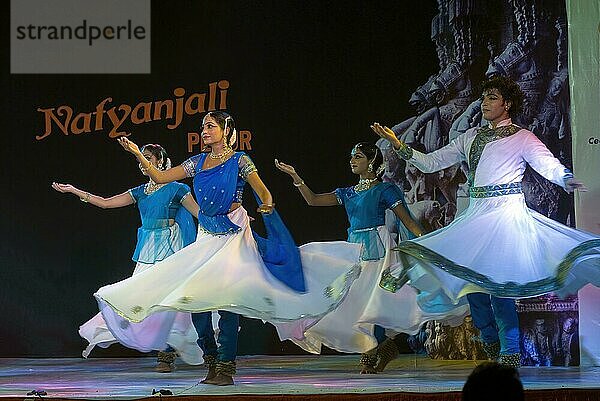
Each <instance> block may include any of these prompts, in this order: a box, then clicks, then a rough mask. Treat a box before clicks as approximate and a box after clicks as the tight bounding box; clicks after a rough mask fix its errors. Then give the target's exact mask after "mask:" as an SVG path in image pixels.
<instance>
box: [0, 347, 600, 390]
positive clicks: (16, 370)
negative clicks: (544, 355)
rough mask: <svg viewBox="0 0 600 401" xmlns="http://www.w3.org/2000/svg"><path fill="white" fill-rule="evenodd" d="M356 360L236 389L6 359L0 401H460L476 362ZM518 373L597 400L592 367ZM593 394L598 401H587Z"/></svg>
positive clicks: (127, 362)
mask: <svg viewBox="0 0 600 401" xmlns="http://www.w3.org/2000/svg"><path fill="white" fill-rule="evenodd" d="M357 361H358V356H357V355H344V356H312V355H310V356H250V357H240V358H239V359H238V374H237V375H236V376H235V381H236V386H229V387H216V386H210V385H204V384H200V383H199V380H201V379H202V378H204V375H205V373H206V370H205V369H204V368H202V367H194V366H187V365H185V364H183V363H181V362H180V363H178V365H177V370H176V371H175V372H173V373H167V374H165V373H162V374H161V373H155V372H154V371H153V367H154V364H155V359H154V358H123V359H115V358H101V359H95V358H92V359H88V360H84V359H76V358H68V359H8V358H7V359H0V397H10V398H18V399H20V400H23V399H24V398H27V397H26V394H27V393H28V392H30V391H31V390H43V391H46V393H47V395H46V396H44V398H61V399H65V398H68V399H98V400H100V399H139V398H145V397H149V396H151V395H152V390H153V389H156V390H158V389H168V390H170V391H172V392H173V395H175V396H187V397H193V398H196V399H199V398H204V397H208V396H212V397H210V398H215V399H218V398H220V397H219V396H231V395H234V394H237V395H238V396H237V398H240V397H239V395H255V396H258V395H263V396H265V395H267V396H269V395H272V397H269V399H282V398H281V396H284V395H289V396H292V397H288V398H294V399H298V398H297V397H293V395H309V394H310V395H314V396H316V397H310V398H322V397H319V395H325V394H330V395H334V394H335V395H337V399H340V398H343V397H340V396H341V395H342V394H347V395H355V396H357V395H359V394H362V396H363V397H359V398H356V397H352V398H353V399H361V400H362V399H367V398H371V396H372V395H374V394H380V395H384V394H387V396H388V399H392V398H389V396H391V395H392V394H394V393H396V394H398V393H419V394H430V395H431V396H433V395H435V394H440V395H441V394H443V393H446V397H445V398H444V399H460V395H459V394H458V393H459V392H460V390H461V389H462V386H463V384H464V382H465V380H466V378H467V376H468V375H469V373H470V372H471V370H472V369H473V367H475V366H476V364H477V363H478V362H476V361H434V360H431V359H429V358H427V357H423V356H413V355H401V356H400V358H398V359H396V360H395V361H393V362H392V363H390V365H388V368H387V369H386V371H385V372H383V373H380V374H377V375H360V374H358V366H357ZM520 373H521V378H522V381H523V384H524V387H525V389H526V390H557V389H586V390H591V391H585V393H586V394H588V396H587V399H600V368H598V367H593V368H579V367H570V368H561V367H551V368H533V367H525V368H521V369H520ZM432 393H433V394H432ZM448 393H450V394H448ZM533 393H535V391H533ZM593 394H596V395H597V396H598V398H594V397H592V398H589V396H590V395H593ZM414 395H415V396H417V394H414ZM448 396H449V397H448ZM187 397H186V398H187ZM30 398H31V397H30ZM249 398H258V397H249ZM260 398H262V397H260ZM304 398H306V397H304ZM393 399H398V398H395V397H394V398H393ZM414 399H421V398H418V397H417V398H414ZM528 399H531V398H530V397H528ZM563 399H571V398H570V397H568V398H563Z"/></svg>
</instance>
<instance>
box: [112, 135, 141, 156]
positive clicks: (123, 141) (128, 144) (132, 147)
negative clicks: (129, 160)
mask: <svg viewBox="0 0 600 401" xmlns="http://www.w3.org/2000/svg"><path fill="white" fill-rule="evenodd" d="M117 141H118V142H119V145H121V146H122V147H123V149H125V150H126V151H127V152H129V153H133V154H134V155H138V154H140V153H141V152H140V148H139V147H138V146H137V145H136V144H135V143H133V142H132V141H130V140H129V139H127V138H126V137H124V136H122V137H120V138H119V139H117Z"/></svg>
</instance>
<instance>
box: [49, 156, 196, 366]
mask: <svg viewBox="0 0 600 401" xmlns="http://www.w3.org/2000/svg"><path fill="white" fill-rule="evenodd" d="M141 152H142V154H143V155H144V157H146V158H147V159H148V160H149V162H150V163H151V164H152V166H154V168H156V169H158V170H166V169H168V168H169V167H170V160H169V158H168V156H167V152H166V151H165V150H164V149H163V147H162V146H160V145H155V144H149V145H145V146H143V147H142V150H141ZM142 173H143V174H144V175H146V173H145V170H144V169H142ZM52 187H53V188H54V189H55V190H57V191H59V192H63V193H72V194H74V195H76V196H78V197H79V198H80V199H81V200H82V201H83V202H86V203H90V204H92V205H94V206H97V207H100V208H102V209H112V208H118V207H124V206H128V205H131V204H136V205H137V207H138V209H139V212H140V218H141V220H142V226H141V227H140V228H139V229H138V233H137V244H136V247H135V251H134V253H133V257H132V259H133V261H134V262H136V267H135V270H134V272H133V274H139V273H140V272H142V271H144V270H147V269H149V268H151V267H152V266H153V265H154V264H155V263H156V262H158V261H161V260H163V259H165V258H166V257H168V256H169V255H172V254H173V253H174V252H176V251H178V250H179V249H181V248H183V247H184V246H186V245H188V244H190V243H191V242H193V241H194V239H195V236H196V225H195V224H194V222H193V219H192V214H194V215H195V214H197V213H198V204H197V203H196V201H194V199H193V198H192V196H191V194H190V188H189V187H188V186H187V185H185V184H181V183H179V182H172V183H170V184H167V185H164V184H156V183H155V182H154V181H152V180H150V181H149V182H148V183H146V184H142V185H140V186H138V187H135V188H132V189H130V190H128V191H127V192H124V193H122V194H120V195H115V196H112V197H110V198H103V197H101V196H98V195H93V194H91V193H89V192H86V191H82V190H80V189H77V188H75V187H74V186H72V185H69V184H59V183H53V184H52ZM114 320H118V317H115V318H114V319H111V320H110V322H113V321H114ZM158 327H161V328H160V329H157V328H158ZM157 331H161V332H165V331H166V332H168V333H169V336H168V338H167V340H166V344H165V343H164V342H160V341H159V342H158V343H157V342H156V335H157ZM79 334H80V335H81V336H82V337H83V338H84V339H86V340H87V341H88V343H89V345H88V347H87V348H86V349H85V350H84V351H83V356H84V357H86V358H87V356H88V355H89V354H90V352H91V351H92V349H93V348H94V346H96V345H98V346H100V347H102V348H106V347H108V346H109V345H110V344H113V343H115V342H117V341H118V342H120V343H121V344H123V345H125V346H127V347H130V348H134V349H137V350H139V351H142V352H148V351H151V350H161V351H162V350H165V348H166V347H167V344H168V345H169V348H167V349H166V351H165V352H159V356H158V365H157V366H156V370H157V371H159V372H170V371H171V370H172V369H173V366H174V361H175V350H176V351H177V352H178V353H179V354H180V355H181V357H182V359H183V360H184V361H185V362H187V363H190V364H201V363H202V357H201V355H202V354H201V352H200V349H199V348H198V345H197V344H196V340H197V339H198V335H197V334H196V330H195V329H194V327H193V325H192V320H191V316H190V314H189V313H172V312H169V313H162V314H158V315H156V316H153V318H152V319H149V320H146V321H144V322H143V323H139V324H126V325H125V326H122V325H121V324H118V325H114V324H113V325H109V326H108V327H107V322H105V320H104V319H103V318H102V315H101V314H100V313H98V314H97V315H96V316H94V317H93V318H92V319H91V320H89V321H88V322H86V323H84V324H83V325H82V326H81V327H80V328H79ZM115 337H116V338H115ZM173 348H174V349H173Z"/></svg>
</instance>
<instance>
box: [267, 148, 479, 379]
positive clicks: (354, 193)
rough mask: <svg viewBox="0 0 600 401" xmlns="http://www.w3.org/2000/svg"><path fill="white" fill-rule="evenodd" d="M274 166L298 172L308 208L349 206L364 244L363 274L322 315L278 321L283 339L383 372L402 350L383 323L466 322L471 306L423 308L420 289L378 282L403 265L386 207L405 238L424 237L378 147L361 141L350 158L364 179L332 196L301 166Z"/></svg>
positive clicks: (406, 328)
mask: <svg viewBox="0 0 600 401" xmlns="http://www.w3.org/2000/svg"><path fill="white" fill-rule="evenodd" d="M275 165H276V167H277V168H278V169H280V170H281V171H283V172H284V173H287V174H288V175H290V176H291V177H292V179H293V183H294V186H295V187H297V188H298V190H299V191H300V193H301V195H302V197H303V198H304V199H305V200H306V203H308V204H309V205H311V206H336V205H343V206H344V208H345V209H346V213H347V215H348V220H349V222H350V228H348V241H349V242H353V243H357V244H361V245H362V254H361V259H362V271H361V274H360V277H359V278H358V279H357V280H356V281H354V283H353V284H352V287H351V288H350V291H349V292H348V295H347V296H346V298H345V299H344V301H343V302H342V303H341V304H340V305H339V306H338V307H337V308H336V309H335V310H334V311H332V312H330V313H329V314H327V315H325V316H324V317H323V318H321V319H318V320H316V319H312V320H311V319H304V320H299V321H296V322H293V323H284V324H277V325H276V327H277V329H278V332H279V335H280V337H281V338H282V339H291V340H292V341H293V342H295V343H296V344H298V345H299V346H301V347H302V348H303V349H305V350H306V351H309V352H313V353H319V352H320V351H321V345H322V344H324V345H326V346H328V347H330V348H334V349H336V350H338V351H341V352H361V353H363V355H362V357H361V360H360V363H361V366H362V371H361V373H376V372H377V371H381V370H383V368H384V367H385V365H386V364H387V363H388V362H389V361H390V360H392V359H393V358H394V357H395V356H396V355H397V354H398V349H397V346H396V344H395V343H394V341H392V340H391V339H389V340H386V341H385V342H384V340H385V330H384V328H385V329H389V330H390V331H392V332H406V333H411V334H414V333H416V332H417V331H418V330H419V328H420V326H421V324H422V323H424V322H425V321H427V320H433V319H446V320H451V319H452V320H456V323H460V322H462V318H463V316H464V315H465V314H466V313H467V312H468V309H467V307H466V306H464V305H463V306H461V307H455V306H454V305H445V306H444V305H438V306H439V310H438V311H437V312H436V313H425V312H423V311H422V310H421V309H420V308H419V307H418V306H417V293H416V292H415V291H414V290H413V289H412V288H411V287H409V286H404V287H403V288H402V289H401V290H400V291H399V292H397V293H390V292H387V291H385V290H383V289H382V288H380V287H379V285H378V284H379V279H380V276H381V274H382V272H383V271H385V270H387V269H389V268H390V267H391V266H396V265H397V264H398V263H399V261H398V259H397V254H396V252H394V251H393V250H392V248H394V247H395V246H396V241H395V240H394V239H393V238H392V235H391V234H390V231H389V230H388V228H387V227H386V225H385V217H386V210H390V211H392V212H393V214H394V217H395V219H397V220H399V221H398V228H399V230H398V231H399V237H400V238H399V239H398V240H399V241H401V240H405V239H409V238H415V237H418V236H421V234H422V230H421V227H420V226H419V224H418V223H417V222H416V221H415V220H414V219H413V218H412V216H411V214H410V212H409V211H408V208H407V207H406V203H405V202H404V194H403V193H402V190H401V189H400V188H398V187H397V186H396V185H394V184H392V183H389V182H382V181H381V178H380V177H381V176H382V175H383V172H384V169H385V168H384V160H383V156H382V154H381V151H380V150H379V149H378V148H377V146H375V145H374V144H371V143H366V142H361V143H358V144H357V145H356V146H355V147H354V148H353V149H352V153H351V157H350V167H351V169H352V172H353V173H354V174H356V175H358V176H359V177H360V179H359V182H358V184H357V185H354V186H351V187H346V188H338V189H336V190H335V191H332V192H329V193H323V194H315V193H314V192H313V191H311V190H310V188H309V187H308V186H307V185H306V184H305V182H304V181H303V180H302V179H301V178H300V176H299V175H298V174H297V173H296V170H295V169H294V167H292V166H290V165H287V164H284V163H281V162H279V161H277V160H276V161H275ZM394 334H397V333H394ZM378 344H380V346H379V347H378Z"/></svg>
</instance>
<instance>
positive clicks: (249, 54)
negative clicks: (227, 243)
mask: <svg viewBox="0 0 600 401" xmlns="http://www.w3.org/2000/svg"><path fill="white" fill-rule="evenodd" d="M1 7H2V9H3V10H2V13H0V15H1V17H0V18H1V20H2V22H3V24H2V25H3V35H2V38H3V39H2V40H3V42H2V48H3V49H5V51H4V52H3V63H2V88H3V89H4V90H3V96H2V105H3V107H2V112H3V118H2V123H3V128H4V129H3V132H2V134H0V135H1V138H2V146H1V147H0V148H1V149H2V150H1V151H2V153H1V159H0V160H1V161H2V166H3V168H2V171H3V174H2V176H3V180H2V183H3V191H2V196H1V197H0V198H1V199H2V200H1V211H0V219H1V221H2V241H0V278H1V281H0V283H1V285H2V289H1V290H0V319H1V321H2V325H0V356H77V355H80V352H81V350H82V349H83V348H84V345H85V344H84V341H83V340H81V339H80V338H79V336H78V334H77V329H78V327H79V325H80V324H81V323H83V322H85V321H86V320H87V319H89V318H90V317H91V316H92V315H93V314H95V313H96V312H97V306H96V303H95V301H94V299H93V297H92V293H93V292H94V291H95V290H96V289H97V288H99V287H100V286H102V285H104V284H107V283H111V282H114V281H117V280H120V279H122V278H125V277H127V276H129V275H130V274H131V271H132V269H133V265H134V263H133V262H132V261H131V253H132V251H133V247H134V244H135V233H136V227H137V226H138V224H139V218H138V215H137V210H136V208H135V207H127V208H123V209H117V210H101V209H98V208H95V207H93V206H91V205H88V204H84V203H82V202H79V200H77V198H75V197H74V196H72V195H61V194H58V193H56V192H54V191H53V190H52V189H51V188H50V183H51V182H52V181H61V182H67V183H72V184H74V185H76V186H78V187H80V188H82V189H85V190H88V191H90V192H92V193H95V194H99V195H104V196H107V195H112V194H116V193H120V192H122V191H124V190H126V189H128V188H131V187H133V186H136V185H139V184H140V183H142V182H144V177H142V176H141V175H140V173H139V170H138V168H137V165H136V163H135V162H134V160H133V158H132V157H131V155H129V154H126V153H125V152H123V151H122V150H121V149H120V147H119V146H118V144H117V143H116V141H115V140H114V139H111V138H109V136H108V129H106V127H108V124H105V129H104V131H100V132H92V133H87V134H81V135H68V136H66V135H64V134H62V133H60V132H59V131H58V130H57V129H56V127H55V128H54V130H53V133H52V135H50V136H48V137H47V138H45V139H43V140H39V141H38V140H36V138H35V136H36V135H40V134H42V133H43V131H44V118H43V115H42V113H40V112H38V111H37V109H38V108H39V107H42V108H48V107H58V106H60V105H65V104H66V105H69V106H71V107H73V108H74V110H75V113H77V112H82V111H83V112H92V111H94V109H95V107H96V105H97V104H98V103H99V102H100V101H101V100H103V99H104V98H106V97H109V96H110V97H112V98H113V102H112V104H111V105H119V104H121V103H126V104H129V105H132V106H133V105H135V104H137V103H138V102H141V101H154V100H159V99H174V96H173V94H172V91H173V89H175V88H176V87H183V88H185V89H186V92H187V93H188V94H189V93H191V92H206V91H207V90H208V83H210V82H217V81H219V80H228V81H229V82H230V88H229V90H228V102H227V106H228V111H230V112H231V113H232V114H233V116H234V118H235V119H236V121H237V124H238V127H239V128H241V129H245V130H249V131H251V133H252V141H251V144H252V150H251V151H249V152H248V153H249V154H250V156H251V157H252V158H253V159H254V161H255V163H256V164H257V166H258V168H259V172H260V174H261V177H262V178H263V180H264V181H265V183H266V184H267V186H268V187H269V188H270V190H271V191H272V193H273V195H274V198H275V201H276V203H277V206H278V209H279V210H280V213H281V214H282V216H283V218H284V219H285V221H286V223H287V224H288V226H289V227H290V229H291V231H292V233H293V234H294V236H295V237H296V240H297V241H298V243H304V242H308V241H314V240H333V239H343V238H345V235H346V233H345V229H346V218H345V214H344V211H343V209H342V208H321V209H319V208H310V207H308V206H306V205H305V204H304V202H303V200H302V199H301V197H300V196H299V194H298V193H297V191H296V189H295V188H294V187H293V186H292V185H291V183H290V180H289V178H288V177H287V176H283V175H282V174H281V173H278V172H277V171H276V170H275V168H274V166H273V158H275V157H278V158H279V159H281V160H283V161H286V162H289V163H292V164H294V165H296V166H297V168H298V170H299V172H300V173H301V174H302V176H303V178H304V179H305V180H306V181H307V182H308V183H310V185H311V187H312V188H313V189H314V190H316V191H329V190H332V189H334V188H336V187H339V186H346V185H350V184H352V183H353V182H354V181H355V179H354V177H353V176H352V174H351V173H350V171H349V168H348V155H349V152H350V150H351V148H352V146H353V145H354V144H355V143H356V142H357V141H362V140H375V139H376V138H375V136H374V135H373V134H372V133H371V132H370V130H369V124H370V123H371V122H372V121H375V120H376V121H381V122H384V123H388V124H391V123H394V122H397V121H402V120H404V119H405V118H407V117H408V116H410V115H412V114H414V113H413V112H412V110H410V109H409V107H408V103H407V100H408V98H409V96H410V93H411V92H412V91H413V90H414V88H415V87H416V86H417V85H418V84H420V83H423V82H425V81H426V79H427V77H428V76H429V75H431V74H432V73H435V72H436V71H437V70H438V65H437V59H436V56H435V49H434V47H433V44H432V43H431V40H430V24H431V20H432V17H433V16H434V14H435V13H436V11H437V10H436V6H435V1H425V2H419V3H418V4H415V3H412V4H409V3H405V2H398V1H368V2H361V3H353V2H349V3H348V2H342V1H260V2H259V1H223V0H219V1H202V2H200V1H197V2H192V1H181V0H179V1H168V2H166V1H153V2H152V28H151V32H152V36H151V37H152V73H151V74H149V75H10V69H9V68H10V67H9V66H10V63H9V54H8V49H9V29H10V28H9V27H10V21H9V15H10V14H9V5H8V2H3V3H2V6H1ZM115 62H116V63H118V62H119V60H115ZM201 117H202V115H195V116H191V117H186V118H185V119H184V121H183V123H182V124H181V125H180V126H179V127H178V128H177V129H175V130H169V129H167V128H166V125H167V123H168V122H166V121H165V120H163V121H155V122H151V123H146V124H140V125H133V124H131V122H130V121H129V122H127V123H125V124H124V126H123V128H125V129H126V130H128V131H131V132H132V133H133V134H132V136H131V138H132V139H133V140H134V141H136V142H137V143H139V144H143V143H148V142H157V143H160V144H163V145H164V146H165V147H166V148H167V151H169V153H170V156H171V158H172V160H173V162H174V164H176V163H180V162H181V161H182V160H184V159H185V158H187V157H189V156H190V155H191V154H190V153H188V151H187V134H188V132H192V131H195V130H197V127H198V126H199V125H200V121H201ZM169 122H170V121H169ZM188 184H191V183H189V182H188ZM253 208H254V206H253V201H252V200H251V199H249V200H248V209H249V210H253ZM281 352H284V353H285V352H300V351H299V349H297V348H295V347H294V346H292V345H291V344H285V343H284V344H282V343H280V342H279V341H277V339H276V336H275V334H274V330H273V329H272V328H271V327H270V326H267V325H263V324H262V323H261V322H258V321H252V320H244V322H243V326H242V335H241V340H240V353H241V354H263V353H264V354H268V353H281ZM123 354H126V355H129V354H134V353H133V352H132V351H126V350H124V349H123V348H120V347H118V346H113V347H111V349H109V350H96V351H95V353H94V354H93V355H97V356H100V355H123Z"/></svg>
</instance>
